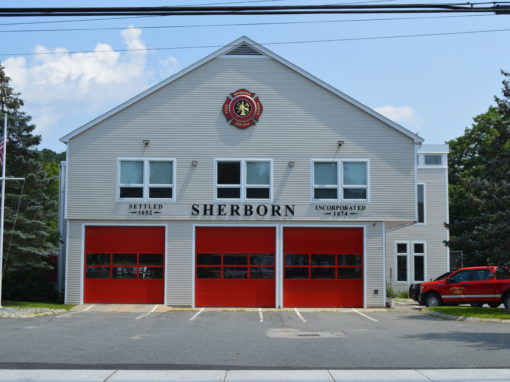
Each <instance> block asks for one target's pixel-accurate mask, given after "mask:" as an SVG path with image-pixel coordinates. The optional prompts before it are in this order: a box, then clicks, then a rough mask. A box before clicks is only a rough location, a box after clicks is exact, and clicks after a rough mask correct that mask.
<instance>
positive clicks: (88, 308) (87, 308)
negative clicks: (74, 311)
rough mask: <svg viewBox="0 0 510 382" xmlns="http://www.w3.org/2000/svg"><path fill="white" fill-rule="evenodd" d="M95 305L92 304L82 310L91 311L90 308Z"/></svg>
mask: <svg viewBox="0 0 510 382" xmlns="http://www.w3.org/2000/svg"><path fill="white" fill-rule="evenodd" d="M94 306H95V305H90V306H87V307H86V308H85V309H83V310H82V312H87V311H89V310H90V309H92V308H93V307H94Z"/></svg>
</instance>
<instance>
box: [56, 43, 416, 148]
mask: <svg viewBox="0 0 510 382" xmlns="http://www.w3.org/2000/svg"><path fill="white" fill-rule="evenodd" d="M243 42H244V43H246V44H248V45H251V46H252V47H253V48H255V49H256V50H258V51H260V52H261V53H263V54H265V55H267V56H268V57H270V58H272V59H274V60H275V61H277V62H279V63H281V64H282V65H284V66H286V67H288V68H289V69H292V70H293V71H295V72H297V73H299V74H301V75H302V76H303V77H305V78H307V79H309V80H310V81H312V82H315V83H316V84H317V85H319V86H321V87H323V88H325V89H326V90H328V91H329V92H331V93H333V94H335V95H336V96H338V97H340V98H342V99H343V100H345V101H347V102H349V103H351V104H352V105H354V106H356V107H357V108H359V109H361V110H363V111H364V112H366V113H368V114H370V115H371V116H373V117H375V118H377V119H379V120H380V121H382V122H384V123H385V124H387V125H389V126H391V127H393V128H394V129H396V130H398V131H400V132H401V133H403V134H404V135H407V136H408V137H410V138H412V139H413V140H414V141H415V142H416V143H421V142H423V141H424V139H423V138H422V137H420V136H419V135H417V134H414V133H412V132H411V131H409V130H407V129H406V128H405V127H403V126H400V125H399V124H398V123H395V122H393V121H392V120H390V119H388V118H386V117H384V116H383V115H381V114H379V113H377V112H376V111H375V110H372V109H371V108H369V107H368V106H366V105H363V104H362V103H361V102H358V101H356V100H355V99H354V98H351V97H349V96H348V95H347V94H345V93H342V92H341V91H340V90H338V89H336V88H334V87H333V86H331V85H329V84H328V83H326V82H324V81H322V80H320V79H319V78H317V77H315V76H313V75H312V74H310V73H308V72H307V71H305V70H303V69H301V68H300V67H298V66H296V65H294V64H293V63H291V62H290V61H287V60H286V59H284V58H283V57H280V56H278V55H277V54H276V53H274V52H272V51H270V50H269V49H267V48H265V47H263V46H262V45H260V44H258V43H256V42H255V41H253V40H252V39H250V38H248V37H246V36H241V37H239V38H238V39H237V40H234V41H232V42H231V43H230V44H227V45H225V46H224V47H223V48H221V49H219V50H217V51H216V52H213V53H211V54H210V55H208V56H206V57H204V58H203V59H201V60H199V61H197V62H195V63H194V64H192V65H190V66H188V67H187V68H185V69H183V70H181V71H180V72H178V73H176V74H174V75H173V76H171V77H169V78H167V79H166V80H163V81H161V82H159V83H157V84H156V85H154V86H152V87H150V88H149V89H147V90H145V91H144V92H142V93H140V94H138V95H136V96H135V97H133V98H131V99H129V100H127V101H126V102H124V103H122V104H120V105H119V106H117V107H115V108H113V109H112V110H110V111H109V112H107V113H105V114H103V115H101V116H99V117H97V118H96V119H93V120H92V121H90V122H88V123H86V124H85V125H83V126H81V127H79V128H77V129H76V130H74V131H72V132H70V133H69V134H67V135H65V136H63V137H62V138H60V141H61V142H63V143H68V142H69V140H70V139H72V138H73V137H75V136H77V135H78V134H80V133H82V132H83V131H85V130H87V129H88V128H90V127H92V126H94V125H96V124H98V123H99V122H102V121H104V120H105V119H107V118H109V117H111V116H112V115H114V114H116V113H118V112H119V111H121V110H123V109H125V108H127V107H128V106H130V105H132V104H134V103H135V102H137V101H139V100H141V99H142V98H144V97H146V96H148V95H149V94H151V93H154V92H155V91H157V90H159V89H161V88H162V87H164V86H166V85H168V84H170V83H171V82H173V81H175V80H177V79H179V78H181V77H183V76H185V75H186V74H188V73H189V72H191V71H193V70H195V69H196V68H198V67H199V66H202V65H204V64H206V63H207V62H209V61H211V60H213V59H214V58H216V57H219V56H221V55H223V54H224V53H227V52H228V51H229V50H231V49H232V48H234V47H236V46H237V45H239V44H241V43H243Z"/></svg>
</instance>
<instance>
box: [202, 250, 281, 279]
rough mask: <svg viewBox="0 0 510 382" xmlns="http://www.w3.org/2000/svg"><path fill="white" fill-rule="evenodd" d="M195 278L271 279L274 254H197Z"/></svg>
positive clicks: (272, 276)
mask: <svg viewBox="0 0 510 382" xmlns="http://www.w3.org/2000/svg"><path fill="white" fill-rule="evenodd" d="M197 278H199V279H208V278H221V279H252V278H253V279H272V278H274V254H245V253H223V254H207V253H199V254H197Z"/></svg>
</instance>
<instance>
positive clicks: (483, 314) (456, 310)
mask: <svg viewBox="0 0 510 382" xmlns="http://www.w3.org/2000/svg"><path fill="white" fill-rule="evenodd" d="M428 309H430V310H433V311H434V312H440V313H445V314H451V315H452V316H461V317H478V318H498V319H500V320H510V311H508V310H506V311H505V309H502V308H472V307H469V306H435V307H430V308H428Z"/></svg>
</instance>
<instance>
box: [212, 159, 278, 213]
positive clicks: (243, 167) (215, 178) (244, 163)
mask: <svg viewBox="0 0 510 382" xmlns="http://www.w3.org/2000/svg"><path fill="white" fill-rule="evenodd" d="M218 162H240V166H241V174H240V176H241V183H240V184H239V185H237V184H235V185H234V184H232V185H230V184H227V185H218V183H217V181H218ZM247 162H269V187H267V185H265V184H264V185H260V188H269V199H248V198H247V197H246V190H247V189H248V186H247V183H246V177H247V175H248V173H247ZM212 184H213V199H212V200H213V201H214V202H215V203H233V202H238V203H245V202H249V203H272V202H273V194H274V187H273V159H272V158H214V159H213V183H212ZM252 186H257V185H250V186H249V187H252ZM238 187H239V188H240V198H234V199H223V198H222V199H219V198H218V188H238Z"/></svg>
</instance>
